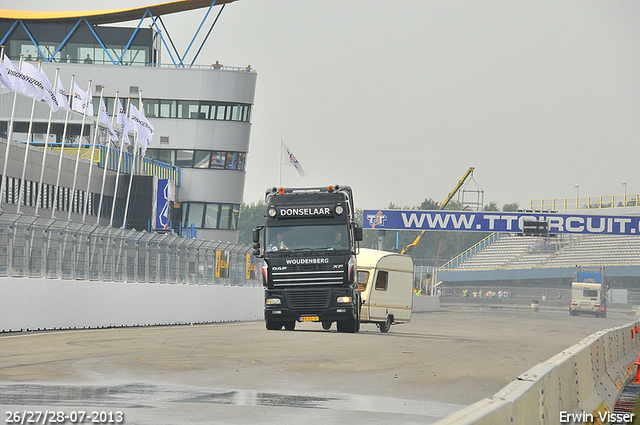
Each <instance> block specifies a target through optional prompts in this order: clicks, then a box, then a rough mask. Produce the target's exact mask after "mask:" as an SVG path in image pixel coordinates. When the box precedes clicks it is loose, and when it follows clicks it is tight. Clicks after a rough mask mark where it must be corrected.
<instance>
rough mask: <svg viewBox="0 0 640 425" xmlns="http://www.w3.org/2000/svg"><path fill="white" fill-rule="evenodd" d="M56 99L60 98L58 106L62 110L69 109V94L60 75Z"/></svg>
mask: <svg viewBox="0 0 640 425" xmlns="http://www.w3.org/2000/svg"><path fill="white" fill-rule="evenodd" d="M56 92H57V93H56V97H57V98H58V105H60V107H61V108H62V109H67V110H68V109H69V93H67V92H66V91H65V89H64V86H63V85H62V80H61V79H60V75H58V86H57V87H56Z"/></svg>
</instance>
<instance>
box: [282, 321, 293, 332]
mask: <svg viewBox="0 0 640 425" xmlns="http://www.w3.org/2000/svg"><path fill="white" fill-rule="evenodd" d="M284 328H285V329H286V330H288V331H292V330H294V329H295V328H296V322H295V321H293V322H285V323H284Z"/></svg>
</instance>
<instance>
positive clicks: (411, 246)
mask: <svg viewBox="0 0 640 425" xmlns="http://www.w3.org/2000/svg"><path fill="white" fill-rule="evenodd" d="M473 170H475V168H474V167H469V169H468V170H467V172H466V173H465V174H464V176H462V178H461V179H460V181H459V182H458V184H457V185H456V187H454V188H453V190H452V191H451V193H450V194H449V195H448V196H447V199H445V200H444V202H443V203H442V204H440V206H439V207H438V209H439V210H443V209H445V208H446V206H447V205H448V204H449V202H451V200H452V199H453V197H454V196H455V195H456V193H458V191H459V190H460V188H461V187H462V185H464V182H465V181H467V179H468V178H469V177H470V176H472V175H473ZM426 232H427V231H426V230H423V231H421V232H420V233H418V236H416V238H415V239H414V240H413V242H411V243H410V244H409V245H407V246H405V247H404V248H402V251H400V254H406V253H407V252H413V251H414V250H415V249H416V248H417V247H418V245H419V244H420V241H421V240H422V237H423V236H424V234H425V233H426Z"/></svg>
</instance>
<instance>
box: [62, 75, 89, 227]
mask: <svg viewBox="0 0 640 425" xmlns="http://www.w3.org/2000/svg"><path fill="white" fill-rule="evenodd" d="M71 90H74V89H73V88H71ZM89 93H91V80H89V87H88V88H87V97H88V95H89ZM74 100H75V96H73V98H72V100H71V102H72V103H71V108H73V101H74ZM88 107H89V99H87V104H86V105H84V108H83V109H84V112H83V113H82V126H81V127H80V138H79V139H78V152H76V165H75V168H74V169H73V185H72V187H71V205H69V214H67V220H71V211H73V205H74V204H75V200H76V182H77V180H78V163H79V162H80V149H81V148H82V137H84V124H85V122H86V120H87V108H88ZM78 204H80V197H79V196H78Z"/></svg>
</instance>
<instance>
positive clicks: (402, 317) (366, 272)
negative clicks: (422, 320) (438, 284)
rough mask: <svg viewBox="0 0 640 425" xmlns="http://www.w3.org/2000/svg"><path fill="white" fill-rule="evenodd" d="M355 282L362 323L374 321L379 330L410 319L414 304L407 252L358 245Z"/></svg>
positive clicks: (385, 329)
mask: <svg viewBox="0 0 640 425" xmlns="http://www.w3.org/2000/svg"><path fill="white" fill-rule="evenodd" d="M357 263H358V286H359V289H360V292H361V297H362V307H361V308H360V322H361V323H375V324H377V325H378V327H379V328H380V332H389V328H390V327H391V325H392V324H397V323H404V322H409V321H410V320H411V309H412V308H413V260H412V259H411V257H409V256H408V255H400V254H396V253H393V252H386V251H377V250H375V249H365V248H362V249H360V253H359V254H358V261H357Z"/></svg>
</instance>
